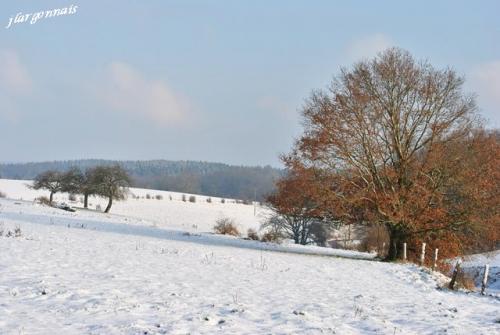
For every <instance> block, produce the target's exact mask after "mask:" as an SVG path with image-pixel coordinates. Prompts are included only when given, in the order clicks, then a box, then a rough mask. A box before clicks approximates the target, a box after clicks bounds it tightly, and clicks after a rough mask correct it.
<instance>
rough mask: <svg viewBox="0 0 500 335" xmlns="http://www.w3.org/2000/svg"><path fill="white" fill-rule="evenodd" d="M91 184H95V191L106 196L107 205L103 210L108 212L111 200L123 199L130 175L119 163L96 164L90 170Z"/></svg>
mask: <svg viewBox="0 0 500 335" xmlns="http://www.w3.org/2000/svg"><path fill="white" fill-rule="evenodd" d="M90 180H91V184H92V185H95V193H96V194H97V195H99V196H101V197H105V198H108V205H107V206H106V209H105V210H104V212H105V213H108V212H109V210H110V209H111V206H112V204H113V200H122V199H125V196H126V192H127V188H128V187H129V186H130V177H129V175H128V174H127V172H126V171H125V170H124V169H123V168H121V167H120V166H119V165H115V166H98V167H95V168H94V169H92V171H91V178H90Z"/></svg>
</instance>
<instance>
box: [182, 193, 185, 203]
mask: <svg viewBox="0 0 500 335" xmlns="http://www.w3.org/2000/svg"><path fill="white" fill-rule="evenodd" d="M182 201H184V202H186V195H185V194H183V195H182Z"/></svg>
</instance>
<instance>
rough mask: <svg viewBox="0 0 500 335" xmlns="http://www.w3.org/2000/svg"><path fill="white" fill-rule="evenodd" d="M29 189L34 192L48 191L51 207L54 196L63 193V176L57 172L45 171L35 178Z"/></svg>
mask: <svg viewBox="0 0 500 335" xmlns="http://www.w3.org/2000/svg"><path fill="white" fill-rule="evenodd" d="M31 188H33V189H34V190H40V189H43V190H48V191H49V192H50V196H49V204H50V205H52V200H53V198H54V194H56V193H57V192H63V189H64V175H63V174H62V173H61V172H58V171H53V170H49V171H45V172H43V173H40V174H39V175H37V176H36V177H35V179H34V180H33V185H32V186H31Z"/></svg>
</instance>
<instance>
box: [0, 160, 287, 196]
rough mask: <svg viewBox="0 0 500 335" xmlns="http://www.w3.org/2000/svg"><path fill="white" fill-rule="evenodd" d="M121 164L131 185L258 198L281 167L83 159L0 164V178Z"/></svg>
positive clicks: (272, 186) (270, 183)
mask: <svg viewBox="0 0 500 335" xmlns="http://www.w3.org/2000/svg"><path fill="white" fill-rule="evenodd" d="M114 164H119V165H120V166H122V167H123V168H124V169H125V170H127V172H128V173H129V174H130V176H131V177H132V186H133V187H140V188H148V189H157V190H165V191H175V192H185V193H195V194H204V195H211V196H217V197H222V198H235V199H242V200H253V199H254V197H256V198H257V200H258V201H262V200H264V199H265V197H266V196H267V195H268V194H270V193H271V192H272V191H273V190H274V183H275V181H276V180H277V179H278V178H279V177H280V176H281V175H282V173H283V170H280V169H276V168H273V167H270V166H264V167H260V166H252V167H250V166H232V165H227V164H222V163H208V162H196V161H168V160H149V161H111V160H98V159H84V160H71V161H54V162H40V163H12V164H10V163H9V164H0V178H6V179H33V178H34V177H35V176H36V175H37V174H39V173H41V172H44V171H47V170H57V171H66V170H68V169H70V168H72V167H78V168H80V169H82V170H85V169H86V168H89V167H94V166H97V165H114Z"/></svg>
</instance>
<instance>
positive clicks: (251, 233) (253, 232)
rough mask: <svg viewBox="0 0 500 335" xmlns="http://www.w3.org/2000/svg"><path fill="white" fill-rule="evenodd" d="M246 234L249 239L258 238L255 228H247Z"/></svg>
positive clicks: (256, 239) (255, 239)
mask: <svg viewBox="0 0 500 335" xmlns="http://www.w3.org/2000/svg"><path fill="white" fill-rule="evenodd" d="M247 236H248V238H249V239H251V240H254V241H258V240H259V235H258V234H257V231H256V230H255V229H252V228H249V229H248V231H247Z"/></svg>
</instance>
